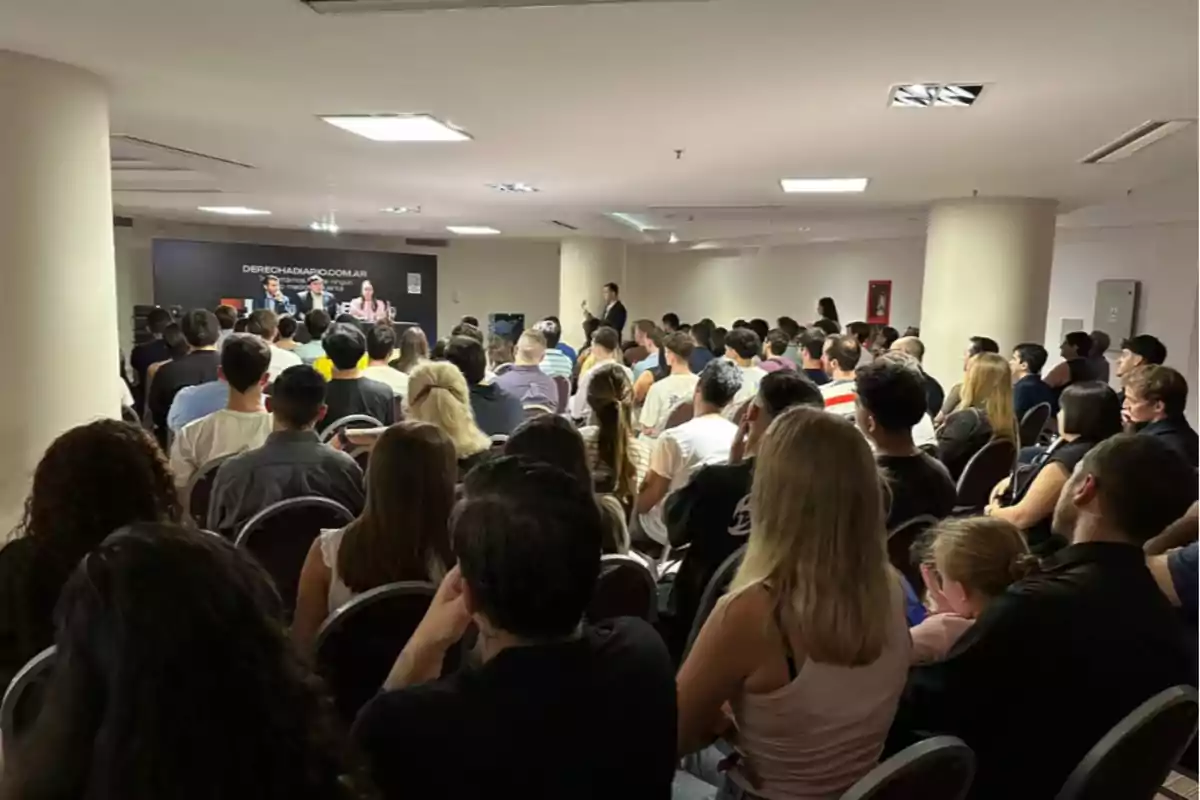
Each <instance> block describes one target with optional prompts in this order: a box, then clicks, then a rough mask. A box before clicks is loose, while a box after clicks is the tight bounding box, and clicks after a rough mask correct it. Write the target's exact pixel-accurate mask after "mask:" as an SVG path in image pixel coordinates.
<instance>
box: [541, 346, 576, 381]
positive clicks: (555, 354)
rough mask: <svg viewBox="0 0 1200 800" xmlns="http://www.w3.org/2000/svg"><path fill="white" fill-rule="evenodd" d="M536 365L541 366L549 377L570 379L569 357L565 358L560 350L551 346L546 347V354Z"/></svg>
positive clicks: (570, 366)
mask: <svg viewBox="0 0 1200 800" xmlns="http://www.w3.org/2000/svg"><path fill="white" fill-rule="evenodd" d="M538 366H539V367H541V368H542V372H544V373H546V374H547V375H549V376H550V377H551V378H566V379H567V380H571V369H572V364H571V359H569V358H567V356H566V355H565V354H563V352H562V351H561V350H556V349H555V348H553V347H548V348H546V355H545V356H543V357H542V363H541V364H539V365H538Z"/></svg>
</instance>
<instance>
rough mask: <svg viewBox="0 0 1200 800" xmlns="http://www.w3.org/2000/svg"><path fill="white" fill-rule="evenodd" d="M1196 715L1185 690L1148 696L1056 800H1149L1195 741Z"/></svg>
mask: <svg viewBox="0 0 1200 800" xmlns="http://www.w3.org/2000/svg"><path fill="white" fill-rule="evenodd" d="M1197 710H1198V709H1197V695H1196V690H1195V689H1194V688H1192V687H1191V686H1174V687H1172V688H1170V689H1167V690H1165V691H1162V692H1159V693H1158V694H1156V695H1154V697H1151V698H1150V699H1149V700H1147V701H1146V702H1144V703H1142V704H1141V705H1140V706H1138V707H1137V708H1135V709H1134V710H1133V711H1131V712H1130V713H1129V715H1128V716H1126V717H1125V719H1123V720H1121V721H1120V722H1118V723H1117V725H1116V727H1114V728H1113V729H1112V730H1111V731H1109V732H1108V733H1107V734H1105V736H1104V738H1102V739H1101V740H1100V741H1099V742H1098V743H1097V744H1096V746H1095V747H1093V748H1092V749H1091V750H1089V751H1088V754H1087V755H1085V756H1084V757H1083V760H1082V761H1080V762H1079V766H1077V767H1075V770H1074V771H1073V772H1072V773H1071V774H1070V776H1068V777H1067V781H1066V783H1064V784H1063V788H1062V789H1061V790H1060V791H1059V793H1058V795H1057V800H1150V799H1151V798H1153V797H1154V796H1155V794H1157V792H1158V788H1159V787H1160V786H1162V783H1163V781H1164V780H1166V778H1167V775H1168V774H1169V773H1170V772H1171V768H1172V767H1173V766H1174V765H1175V763H1176V762H1178V761H1179V757H1180V756H1181V755H1183V751H1184V750H1185V749H1187V746H1188V742H1189V741H1191V738H1192V736H1194V735H1195V733H1196V716H1197Z"/></svg>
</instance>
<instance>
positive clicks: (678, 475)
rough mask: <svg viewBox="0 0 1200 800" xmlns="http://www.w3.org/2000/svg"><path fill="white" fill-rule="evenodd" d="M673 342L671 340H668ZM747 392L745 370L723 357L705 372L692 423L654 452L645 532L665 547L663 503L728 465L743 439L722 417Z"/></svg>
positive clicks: (643, 498) (642, 496)
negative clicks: (700, 474) (702, 472)
mask: <svg viewBox="0 0 1200 800" xmlns="http://www.w3.org/2000/svg"><path fill="white" fill-rule="evenodd" d="M668 338H670V337H668ZM741 387H742V371H741V370H740V369H739V368H738V366H737V365H736V364H734V363H733V362H731V361H726V360H725V359H723V358H717V359H713V360H712V361H710V362H709V363H708V366H706V367H705V368H704V371H703V372H701V373H700V378H699V380H698V382H697V383H696V390H695V395H694V399H693V403H694V404H695V412H694V415H693V417H692V419H691V420H690V421H688V422H685V423H683V424H682V425H679V426H676V427H674V428H671V429H670V430H668V431H664V432H663V434H662V435H661V436H659V438H658V441H657V442H656V443H655V444H654V449H653V451H651V453H650V471H649V472H648V473H646V478H645V479H644V480H643V481H642V486H641V489H640V491H639V492H638V497H637V512H638V521H639V523H640V525H641V529H642V532H643V533H644V534H646V536H648V537H650V538H651V539H652V540H654V541H656V542H658V543H659V544H664V545H665V544H666V543H667V529H666V526H665V525H664V524H663V518H662V511H663V504H664V502H665V501H666V499H667V496H668V495H669V494H670V493H671V492H674V491H675V490H677V489H679V488H681V487H683V486H686V485H687V482H688V481H689V480H691V478H692V475H693V474H695V473H696V472H697V471H698V470H699V469H700V468H701V467H705V466H708V465H709V464H723V463H725V462H726V461H728V460H729V449H730V447H732V446H733V440H734V437H735V436H736V435H737V426H736V425H734V424H733V423H732V422H730V421H729V420H727V419H725V417H723V416H722V415H721V412H722V411H723V410H724V409H725V407H726V406H728V405H729V404H730V403H731V402H732V401H733V398H734V396H735V395H736V394H737V393H738V390H739V389H741Z"/></svg>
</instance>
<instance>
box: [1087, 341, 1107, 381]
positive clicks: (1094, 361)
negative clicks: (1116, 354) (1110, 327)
mask: <svg viewBox="0 0 1200 800" xmlns="http://www.w3.org/2000/svg"><path fill="white" fill-rule="evenodd" d="M1089 335H1090V336H1091V337H1092V349H1091V352H1089V353H1088V363H1089V364H1090V365H1091V367H1092V375H1093V376H1095V377H1094V380H1098V381H1100V382H1102V383H1108V375H1109V369H1110V365H1109V363H1108V356H1106V355H1105V353H1107V352H1108V348H1109V347H1111V346H1112V338H1111V337H1110V336H1109V335H1108V334H1107V333H1105V332H1104V331H1092V332H1091V333H1090V334H1089Z"/></svg>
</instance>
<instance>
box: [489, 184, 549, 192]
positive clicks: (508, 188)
mask: <svg viewBox="0 0 1200 800" xmlns="http://www.w3.org/2000/svg"><path fill="white" fill-rule="evenodd" d="M488 186H489V187H490V188H492V189H495V190H496V191H497V192H505V193H513V194H530V193H532V192H536V191H538V188H537V187H536V186H531V185H530V184H528V183H521V182H519V181H518V182H517V183H489V184H488Z"/></svg>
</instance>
